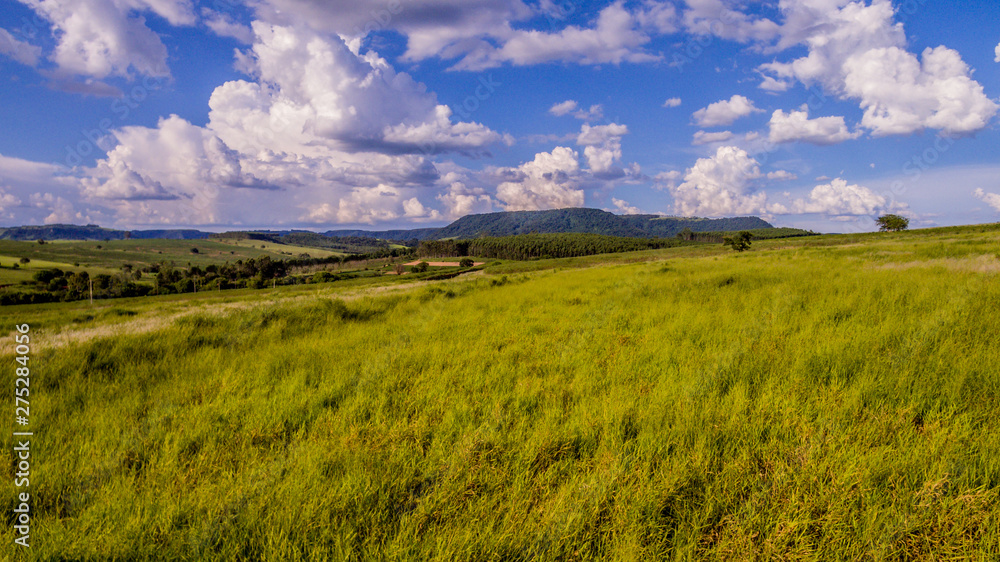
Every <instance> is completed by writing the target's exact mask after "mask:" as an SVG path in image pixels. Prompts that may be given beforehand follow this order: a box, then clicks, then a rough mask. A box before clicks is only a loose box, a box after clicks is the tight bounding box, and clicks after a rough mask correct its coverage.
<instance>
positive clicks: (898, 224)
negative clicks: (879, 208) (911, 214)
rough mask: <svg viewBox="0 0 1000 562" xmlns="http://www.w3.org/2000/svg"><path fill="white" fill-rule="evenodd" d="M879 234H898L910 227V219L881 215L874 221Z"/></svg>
mask: <svg viewBox="0 0 1000 562" xmlns="http://www.w3.org/2000/svg"><path fill="white" fill-rule="evenodd" d="M875 224H876V225H878V230H879V232H900V231H903V230H906V229H907V228H909V227H910V219H908V218H906V217H901V216H899V215H882V216H881V217H879V218H877V219H875Z"/></svg>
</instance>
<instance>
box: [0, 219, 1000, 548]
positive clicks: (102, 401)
mask: <svg viewBox="0 0 1000 562" xmlns="http://www.w3.org/2000/svg"><path fill="white" fill-rule="evenodd" d="M947 235H948V236H958V237H959V238H962V237H963V236H965V237H966V238H963V239H966V240H969V241H970V243H969V244H953V245H948V246H947V247H945V248H944V249H941V248H939V247H938V242H937V239H935V238H933V237H930V238H927V239H926V240H924V239H918V238H915V237H912V236H909V237H907V236H898V237H880V238H873V239H872V240H870V241H869V242H866V243H864V244H862V245H860V246H858V245H850V246H845V247H813V246H799V247H793V248H791V249H773V250H766V249H765V250H764V251H756V252H751V253H749V254H747V255H735V254H725V255H697V254H693V255H691V257H685V258H675V259H671V260H669V261H668V262H663V261H660V262H648V263H633V264H629V263H619V264H614V265H607V266H604V267H591V268H586V269H571V270H562V271H555V270H549V271H539V272H534V273H513V272H509V273H507V275H506V276H504V277H500V276H487V277H483V278H480V279H475V280H467V281H460V282H454V283H444V284H438V285H434V286H428V287H424V288H418V289H416V290H414V291H411V292H407V293H402V294H392V295H388V296H382V297H378V296H375V297H366V298H360V299H355V300H351V301H342V300H337V299H333V298H329V297H328V296H326V295H324V296H319V297H317V298H316V299H314V300H305V301H303V300H297V301H292V300H289V301H287V302H284V303H277V304H267V305H261V306H257V307H251V308H245V309H238V310H235V311H234V312H232V313H231V314H229V315H228V316H213V315H208V314H205V315H192V316H187V317H184V318H182V319H180V320H178V321H177V322H175V323H174V324H172V325H169V326H168V327H166V328H164V329H162V330H159V331H156V332H152V333H146V334H134V335H124V336H119V337H115V338H109V339H99V340H93V341H87V342H83V343H80V344H77V345H73V346H68V347H64V348H61V349H58V350H53V351H50V352H46V353H44V354H42V355H41V356H39V357H37V358H36V359H34V360H33V361H34V365H33V367H34V371H33V372H34V373H36V374H35V375H34V376H35V379H34V382H33V386H32V411H33V412H37V414H36V416H35V419H36V420H37V421H38V426H37V427H36V438H35V441H33V447H34V449H33V455H34V456H33V470H35V471H37V472H36V473H35V474H34V476H33V479H32V496H33V501H34V502H35V504H34V509H35V515H36V517H37V518H36V520H35V522H34V527H33V536H32V540H33V544H34V545H35V546H33V548H32V550H31V553H30V555H28V556H24V557H26V558H30V559H38V560H64V559H81V560H86V559H106V558H116V559H140V560H141V559H181V560H239V559H244V560H257V559H267V560H282V559H289V560H291V559H306V560H327V559H329V560H343V559H412V560H427V559H437V560H529V559H538V560H548V559H565V560H599V559H600V560H604V559H610V560H639V559H649V560H696V559H697V560H701V559H708V560H714V559H726V560H729V559H759V560H771V559H795V560H858V559H872V560H928V559H939V560H946V559H972V560H993V559H997V558H998V557H1000V503H998V490H1000V418H998V417H997V408H998V407H997V404H998V399H1000V346H998V345H997V343H996V334H997V333H998V330H1000V319H998V316H997V314H996V312H995V311H996V310H997V308H998V305H1000V283H998V277H997V275H996V273H995V272H993V271H991V269H990V268H989V267H985V268H984V267H972V266H971V265H969V264H975V263H978V262H982V261H983V260H987V261H988V260H990V259H993V260H995V259H996V258H995V257H993V252H994V251H995V250H994V248H997V243H996V240H995V238H993V239H991V238H990V236H994V235H992V234H989V233H987V234H984V235H981V236H975V235H973V234H962V233H958V234H953V233H947ZM782 243H784V242H782ZM809 243H812V241H811V240H810V241H809ZM775 244H776V246H774V248H778V247H780V246H778V245H777V244H778V243H775ZM755 247H763V248H767V246H757V245H755ZM587 263H591V262H587ZM966 265H968V267H966ZM36 408H37V410H36ZM8 435H10V431H6V432H5V437H4V441H3V447H4V451H6V454H8V456H9V458H11V462H8V467H11V468H9V469H8V472H9V474H8V476H9V477H10V478H11V480H12V479H13V470H12V467H13V465H14V464H13V462H12V457H10V451H11V442H10V438H9V437H7V436H8ZM10 489H11V490H13V488H10ZM13 507H14V496H13V493H8V494H6V495H5V496H4V503H3V509H4V512H5V513H7V514H8V517H9V514H10V513H11V509H12V508H13ZM0 541H2V542H3V544H4V545H5V546H4V547H3V548H5V549H6V548H7V545H11V544H12V541H13V536H12V533H11V529H10V526H9V525H7V526H5V527H4V528H3V530H2V531H0ZM8 552H12V554H11V556H15V555H16V556H23V553H21V552H17V551H14V550H13V549H12V548H11V549H10V550H8Z"/></svg>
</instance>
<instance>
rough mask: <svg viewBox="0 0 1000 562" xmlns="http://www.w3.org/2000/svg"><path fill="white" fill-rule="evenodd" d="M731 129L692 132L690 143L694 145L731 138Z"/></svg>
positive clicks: (724, 140) (725, 140)
mask: <svg viewBox="0 0 1000 562" xmlns="http://www.w3.org/2000/svg"><path fill="white" fill-rule="evenodd" d="M732 138H733V133H732V131H720V132H718V133H707V132H705V131H698V132H696V133H695V134H694V138H693V139H692V140H691V144H693V145H695V146H701V145H703V144H712V143H717V142H727V141H729V140H732Z"/></svg>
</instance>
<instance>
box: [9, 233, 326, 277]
mask: <svg viewBox="0 0 1000 562" xmlns="http://www.w3.org/2000/svg"><path fill="white" fill-rule="evenodd" d="M266 244H267V243H265V242H258V243H257V244H256V246H257V247H251V245H250V244H243V245H237V244H229V243H223V242H216V241H213V240H111V241H108V242H104V241H99V242H95V241H92V240H89V241H55V242H47V243H45V244H37V243H35V242H18V241H14V240H0V256H7V257H8V259H9V258H21V257H27V258H29V259H31V260H32V262H34V261H35V260H38V261H50V262H57V263H60V264H67V265H72V264H80V265H79V267H82V268H86V269H88V270H90V269H91V268H95V267H96V268H105V269H113V270H114V269H119V268H120V267H121V266H122V264H125V263H129V264H132V265H133V266H134V267H139V268H141V267H145V266H148V265H152V264H155V263H160V262H164V261H165V262H171V261H172V262H174V263H176V264H177V265H179V266H186V265H187V264H188V263H189V262H190V263H191V265H196V266H199V267H204V266H206V265H210V264H221V263H224V262H226V261H229V262H235V261H236V260H240V259H242V260H246V259H248V258H257V257H260V256H262V255H266V256H269V257H270V258H271V259H287V258H288V257H290V255H289V254H290V253H294V256H296V257H297V256H298V255H299V254H300V253H302V252H306V253H309V254H310V255H312V256H313V257H325V255H328V254H331V252H324V251H323V250H316V249H314V248H299V247H293V246H284V245H280V244H271V246H274V247H273V248H260V247H259V246H261V245H266ZM98 246H100V247H98ZM192 248H197V249H198V252H197V253H194V252H192V251H191V249H192ZM279 248H281V250H280V251H279ZM300 250H301V251H300ZM320 254H323V255H320ZM4 263H5V264H6V261H5V262H4ZM71 269H72V268H71Z"/></svg>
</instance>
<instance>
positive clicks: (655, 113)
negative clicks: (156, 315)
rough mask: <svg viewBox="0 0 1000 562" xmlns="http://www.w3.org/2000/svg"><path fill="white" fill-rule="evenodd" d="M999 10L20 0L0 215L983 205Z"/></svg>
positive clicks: (510, 1)
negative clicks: (581, 207) (584, 207)
mask: <svg viewBox="0 0 1000 562" xmlns="http://www.w3.org/2000/svg"><path fill="white" fill-rule="evenodd" d="M998 15H1000V11H998V10H997V7H996V5H995V4H994V3H992V2H985V1H983V2H970V3H954V2H930V1H929V0H908V1H906V2H891V1H889V0H858V1H855V2H850V1H847V0H779V1H767V2H754V1H743V2H733V1H729V0H686V1H660V0H634V1H619V2H584V1H576V2H574V1H570V0H372V1H368V0H357V1H352V2H339V1H334V2H319V1H316V0H254V1H253V2H245V3H244V2H235V1H231V0H214V1H213V2H192V1H190V0H20V1H19V2H12V1H10V0H8V1H6V2H5V4H4V10H3V11H2V12H0V81H2V84H3V86H2V89H0V107H2V109H0V112H2V113H0V115H2V119H0V225H4V226H9V225H17V224H42V223H54V222H61V223H75V224H84V223H98V224H101V225H105V226H113V227H119V228H144V227H148V228H163V227H172V226H176V227H200V228H206V229H216V230H217V229H223V228H250V227H253V228H256V227H269V228H275V227H278V228H309V229H315V230H325V229H328V228H341V227H364V228H396V227H408V226H412V227H422V226H432V225H439V224H446V223H448V222H450V221H452V220H454V219H455V218H458V217H460V216H463V215H465V214H469V213H482V212H490V211H501V210H524V209H528V210H531V209H548V208H561V207H579V206H586V207H594V208H602V209H607V210H610V211H613V212H617V213H651V214H652V213H657V214H667V215H682V216H708V217H719V216H740V215H759V216H763V217H765V218H766V219H768V220H770V221H771V222H772V223H774V224H775V225H779V226H796V227H802V228H811V229H814V230H819V231H825V232H857V231H868V230H872V229H873V227H874V218H875V217H877V216H879V215H880V214H884V213H887V212H894V213H899V214H903V215H905V216H908V217H909V218H910V219H911V224H912V225H913V226H934V225H951V224H968V223H980V222H994V221H997V220H998V219H1000V142H998V141H1000V132H998V127H997V113H998V110H1000V25H998Z"/></svg>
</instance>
